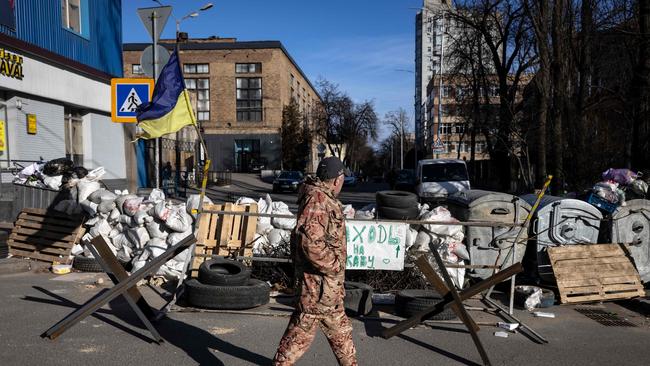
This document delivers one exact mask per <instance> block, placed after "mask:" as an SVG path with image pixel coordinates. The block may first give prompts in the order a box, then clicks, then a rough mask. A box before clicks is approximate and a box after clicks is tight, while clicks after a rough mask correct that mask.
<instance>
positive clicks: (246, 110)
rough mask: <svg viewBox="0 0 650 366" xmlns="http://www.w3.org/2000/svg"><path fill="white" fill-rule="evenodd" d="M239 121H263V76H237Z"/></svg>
mask: <svg viewBox="0 0 650 366" xmlns="http://www.w3.org/2000/svg"><path fill="white" fill-rule="evenodd" d="M236 82H237V85H236V87H237V121H238V122H240V121H253V122H260V121H262V78H237V79H236Z"/></svg>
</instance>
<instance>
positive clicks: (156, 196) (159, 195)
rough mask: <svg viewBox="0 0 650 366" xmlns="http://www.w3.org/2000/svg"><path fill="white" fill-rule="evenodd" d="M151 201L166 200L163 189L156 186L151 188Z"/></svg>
mask: <svg viewBox="0 0 650 366" xmlns="http://www.w3.org/2000/svg"><path fill="white" fill-rule="evenodd" d="M148 200H149V201H150V202H158V201H164V200H165V193H163V191H161V190H160V189H158V188H154V189H152V190H151V193H149V199H148Z"/></svg>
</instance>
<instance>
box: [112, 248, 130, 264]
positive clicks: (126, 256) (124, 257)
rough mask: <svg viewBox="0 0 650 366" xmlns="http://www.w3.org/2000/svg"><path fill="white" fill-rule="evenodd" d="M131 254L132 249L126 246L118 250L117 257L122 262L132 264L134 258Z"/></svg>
mask: <svg viewBox="0 0 650 366" xmlns="http://www.w3.org/2000/svg"><path fill="white" fill-rule="evenodd" d="M131 253H132V252H131V248H129V247H128V246H126V245H125V246H123V247H122V248H118V249H117V254H116V255H115V256H116V257H117V259H119V260H121V261H122V262H130V261H131V258H132V257H131Z"/></svg>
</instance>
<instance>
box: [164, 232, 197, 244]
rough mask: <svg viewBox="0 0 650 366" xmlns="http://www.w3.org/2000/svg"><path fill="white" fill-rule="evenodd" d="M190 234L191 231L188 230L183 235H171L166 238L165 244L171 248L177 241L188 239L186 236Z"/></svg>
mask: <svg viewBox="0 0 650 366" xmlns="http://www.w3.org/2000/svg"><path fill="white" fill-rule="evenodd" d="M190 234H192V229H191V228H190V229H189V230H187V231H186V232H183V233H171V234H169V235H168V236H167V244H168V245H169V246H173V245H176V244H178V242H179V241H181V240H183V239H185V238H187V237H188V235H190Z"/></svg>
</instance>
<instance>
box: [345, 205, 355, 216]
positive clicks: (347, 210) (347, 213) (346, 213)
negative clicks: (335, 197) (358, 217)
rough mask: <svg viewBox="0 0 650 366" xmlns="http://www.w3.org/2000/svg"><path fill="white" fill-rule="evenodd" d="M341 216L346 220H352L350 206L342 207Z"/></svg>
mask: <svg viewBox="0 0 650 366" xmlns="http://www.w3.org/2000/svg"><path fill="white" fill-rule="evenodd" d="M343 216H345V218H346V219H353V218H354V208H353V207H352V205H345V206H343Z"/></svg>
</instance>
